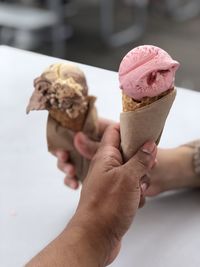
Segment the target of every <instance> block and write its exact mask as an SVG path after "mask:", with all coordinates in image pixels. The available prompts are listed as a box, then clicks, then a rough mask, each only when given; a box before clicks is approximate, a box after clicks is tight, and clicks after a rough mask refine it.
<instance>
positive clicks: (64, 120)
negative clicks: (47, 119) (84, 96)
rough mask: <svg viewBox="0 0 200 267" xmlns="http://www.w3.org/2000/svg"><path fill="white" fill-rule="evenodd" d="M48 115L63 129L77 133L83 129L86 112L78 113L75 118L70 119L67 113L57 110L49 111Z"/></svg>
mask: <svg viewBox="0 0 200 267" xmlns="http://www.w3.org/2000/svg"><path fill="white" fill-rule="evenodd" d="M49 114H50V115H51V117H52V118H53V119H54V120H56V121H57V122H58V123H60V125H61V126H62V127H64V128H67V129H70V130H72V131H73V132H78V131H81V130H82V129H83V125H84V122H85V119H86V116H87V110H86V111H85V112H84V113H80V114H79V115H78V117H76V118H70V117H69V116H68V115H67V113H65V112H63V111H61V110H59V109H50V110H49Z"/></svg>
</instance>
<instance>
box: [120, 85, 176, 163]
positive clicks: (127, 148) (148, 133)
mask: <svg viewBox="0 0 200 267" xmlns="http://www.w3.org/2000/svg"><path fill="white" fill-rule="evenodd" d="M175 97H176V90H175V89H174V90H173V91H172V92H170V93H169V94H168V95H166V96H164V97H162V98H160V99H159V100H157V101H155V102H153V103H151V104H149V105H147V106H144V107H141V108H139V109H136V110H134V111H130V112H123V113H121V114H120V132H121V148H122V153H123V158H124V161H125V162H126V161H127V160H129V159H130V158H131V157H132V156H133V155H134V154H135V153H136V152H137V151H138V149H139V148H140V147H141V146H142V145H143V144H144V143H145V142H146V141H148V140H153V141H155V142H156V143H157V144H158V143H159V141H160V137H161V135H162V131H163V128H164V125H165V121H166V119H167V116H168V114H169V111H170V108H171V106H172V104H173V102H174V99H175Z"/></svg>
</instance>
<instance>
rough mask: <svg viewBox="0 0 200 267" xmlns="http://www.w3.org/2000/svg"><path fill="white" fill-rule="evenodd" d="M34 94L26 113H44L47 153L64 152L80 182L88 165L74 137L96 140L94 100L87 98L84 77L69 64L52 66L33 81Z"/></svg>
mask: <svg viewBox="0 0 200 267" xmlns="http://www.w3.org/2000/svg"><path fill="white" fill-rule="evenodd" d="M34 87H35V91H34V93H33V95H32V97H31V98H30V102H29V105H28V107H27V113H28V112H29V111H31V110H47V111H48V112H49V116H48V122H47V142H48V150H49V151H50V152H53V151H55V150H57V149H62V150H67V151H68V152H69V154H70V160H71V161H72V163H73V164H74V165H75V166H76V175H77V177H78V179H80V180H82V179H83V178H84V176H85V175H86V173H87V168H88V164H89V161H88V160H86V159H83V158H82V157H81V156H80V155H79V153H78V152H77V151H76V149H75V147H74V144H73V138H74V133H75V132H78V131H83V132H84V133H85V134H86V135H88V136H89V137H90V138H92V139H96V138H97V133H98V129H97V113H96V109H95V107H94V102H95V100H96V98H95V97H93V96H89V95H88V87H87V82H86V78H85V75H84V73H83V72H82V71H81V70H80V69H79V68H78V67H77V66H75V65H72V64H65V63H60V64H54V65H51V66H50V67H49V68H47V70H45V71H44V72H43V73H42V74H41V75H40V76H39V77H38V78H36V79H35V80H34Z"/></svg>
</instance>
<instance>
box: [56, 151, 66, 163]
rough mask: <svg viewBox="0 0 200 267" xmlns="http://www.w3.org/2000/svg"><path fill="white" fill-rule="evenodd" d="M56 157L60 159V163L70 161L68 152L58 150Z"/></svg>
mask: <svg viewBox="0 0 200 267" xmlns="http://www.w3.org/2000/svg"><path fill="white" fill-rule="evenodd" d="M55 156H56V157H57V158H58V160H59V161H62V162H66V161H67V160H68V159H69V154H68V152H67V151H63V150H56V151H55Z"/></svg>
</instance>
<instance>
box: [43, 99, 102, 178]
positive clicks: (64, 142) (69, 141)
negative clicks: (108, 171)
mask: <svg viewBox="0 0 200 267" xmlns="http://www.w3.org/2000/svg"><path fill="white" fill-rule="evenodd" d="M95 100H96V98H95V97H92V96H91V97H90V100H89V107H88V112H87V115H86V118H85V122H84V125H83V128H82V131H83V132H84V133H85V134H86V135H87V136H88V137H89V138H91V139H92V140H97V139H98V124H97V111H96V108H95V106H94V102H95ZM74 134H75V132H73V131H71V130H69V129H67V128H64V127H62V126H61V125H60V124H59V123H58V122H57V121H56V120H54V119H53V118H52V117H51V115H50V114H49V116H48V120H47V145H48V150H49V152H53V151H55V150H56V149H62V150H66V151H68V152H69V155H70V161H71V162H72V163H73V164H74V165H75V169H76V176H77V178H78V179H79V180H80V181H83V179H84V178H85V176H86V175H87V171H88V167H89V163H90V161H89V160H87V159H85V158H83V157H82V156H81V155H80V154H79V152H78V151H77V150H76V149H75V147H74V142H73V140H74Z"/></svg>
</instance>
